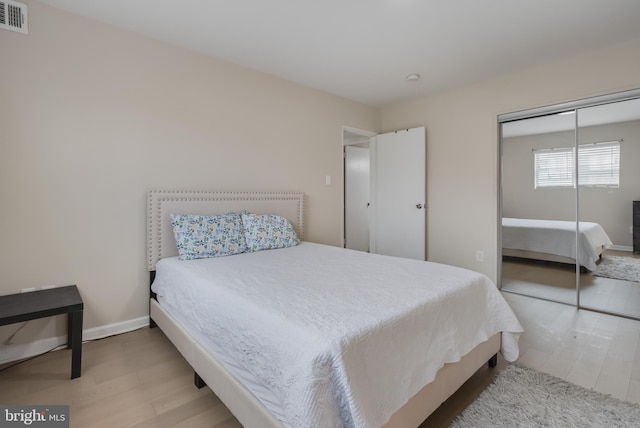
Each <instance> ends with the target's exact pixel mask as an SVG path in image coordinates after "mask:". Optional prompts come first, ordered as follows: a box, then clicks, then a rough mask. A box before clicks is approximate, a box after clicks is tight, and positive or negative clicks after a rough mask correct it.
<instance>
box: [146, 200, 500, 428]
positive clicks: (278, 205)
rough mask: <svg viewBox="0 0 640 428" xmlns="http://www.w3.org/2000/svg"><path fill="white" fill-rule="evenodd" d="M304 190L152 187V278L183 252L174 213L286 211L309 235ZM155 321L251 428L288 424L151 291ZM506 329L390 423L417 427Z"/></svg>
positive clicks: (199, 378) (449, 367) (493, 354)
mask: <svg viewBox="0 0 640 428" xmlns="http://www.w3.org/2000/svg"><path fill="white" fill-rule="evenodd" d="M304 199H305V197H304V194H302V193H269V192H246V193H244V192H243V193H240V192H237V193H232V192H201V191H152V192H150V193H149V195H148V200H147V263H148V264H147V268H148V270H149V273H150V282H153V279H154V277H155V265H156V263H157V262H158V260H160V259H161V258H163V257H170V256H175V255H177V249H176V244H175V239H174V237H173V231H172V228H171V222H170V219H169V214H172V213H175V214H203V215H214V214H223V213H227V212H232V211H235V212H239V211H242V210H247V211H250V212H252V213H256V214H266V213H269V214H278V215H281V216H284V217H286V218H287V219H288V220H289V221H290V222H291V224H292V226H293V228H294V229H295V231H296V234H297V235H298V237H299V238H300V240H303V238H304ZM149 317H150V325H151V326H152V327H154V326H156V325H157V326H158V327H160V329H161V330H162V331H163V333H164V334H165V335H166V336H167V337H168V338H169V340H171V342H172V343H173V344H174V346H175V347H176V348H177V349H178V350H179V351H180V353H181V354H182V356H183V357H184V358H185V360H186V361H187V362H188V363H189V364H190V365H191V366H192V367H193V369H194V382H195V384H196V386H197V387H199V388H201V387H203V386H205V385H209V387H210V388H211V389H212V391H213V392H214V393H215V394H216V395H217V396H218V398H220V400H221V401H222V402H223V403H224V404H225V405H226V406H227V407H228V408H229V410H230V411H231V413H233V414H234V416H235V417H236V418H237V419H238V421H240V423H241V424H242V425H243V426H244V427H246V428H283V425H282V423H281V422H280V421H279V420H278V419H277V418H276V417H275V416H273V415H272V414H271V413H270V412H269V411H268V410H267V408H266V407H265V406H264V405H263V404H262V403H261V402H260V401H259V400H258V399H257V398H256V397H255V396H254V395H253V394H252V393H251V392H250V391H249V390H248V389H247V388H246V387H245V386H244V385H243V384H241V383H240V382H238V381H237V380H236V378H235V377H234V376H233V375H232V374H231V373H230V372H229V371H228V370H227V369H226V368H225V367H224V366H223V365H222V364H221V363H220V362H218V361H217V360H216V359H215V357H214V356H212V355H211V354H210V353H209V352H208V351H207V350H206V349H205V348H204V347H203V346H202V345H200V344H199V343H198V341H197V340H196V339H195V338H194V337H193V336H192V335H191V334H190V333H189V332H188V331H187V330H186V329H184V328H183V327H182V326H181V325H180V323H179V322H178V321H177V320H176V319H175V318H174V317H172V316H171V315H170V314H169V313H168V312H167V311H165V310H164V309H163V308H162V307H161V306H160V304H159V303H158V302H157V300H156V299H155V295H154V293H153V292H151V299H150V307H149ZM499 349H500V334H496V335H494V336H493V337H491V338H490V339H489V340H487V341H485V342H483V343H481V344H480V345H478V346H477V347H475V348H474V349H473V350H472V351H471V352H469V353H468V354H467V355H465V356H464V357H463V358H462V359H461V360H460V361H459V362H457V363H454V364H446V365H445V366H444V367H443V368H442V369H440V371H439V372H438V374H437V376H436V378H435V379H434V380H433V382H431V383H430V384H428V385H426V386H425V387H424V388H423V389H422V390H420V391H419V392H418V393H417V394H416V395H415V396H414V397H413V398H411V399H410V400H409V402H408V403H407V404H405V405H404V406H403V407H402V408H401V409H400V410H398V411H397V412H396V413H395V414H394V415H393V416H392V417H391V419H390V420H389V422H388V423H387V424H385V428H392V427H394V428H395V427H399V428H400V427H402V428H409V427H412V428H413V427H417V426H418V425H420V424H421V423H422V422H423V421H424V420H425V419H426V418H427V417H428V416H429V415H430V414H431V413H433V411H434V410H436V409H437V408H438V407H439V406H440V404H442V403H443V402H444V401H445V400H446V399H447V398H449V397H450V396H451V395H452V394H453V393H454V392H455V391H456V390H457V389H458V388H459V387H460V386H462V384H463V383H464V382H465V381H466V380H467V379H469V378H470V377H471V376H472V375H473V374H474V373H475V372H476V371H477V370H478V369H479V368H480V367H482V365H484V364H485V363H487V361H488V362H489V363H488V364H489V366H490V367H495V365H496V364H497V352H498V351H499Z"/></svg>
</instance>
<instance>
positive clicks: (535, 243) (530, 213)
mask: <svg viewBox="0 0 640 428" xmlns="http://www.w3.org/2000/svg"><path fill="white" fill-rule="evenodd" d="M499 119H500V132H501V138H500V156H501V171H500V175H501V179H500V183H501V188H500V212H501V220H500V221H501V227H500V242H501V243H502V245H501V248H500V252H501V256H502V257H499V260H501V264H500V266H499V272H500V273H501V276H500V282H501V284H500V286H501V289H502V290H503V291H508V292H513V293H518V294H524V295H528V296H532V297H537V298H541V299H545V300H551V301H556V302H561V303H566V304H570V305H575V306H577V307H581V308H585V309H592V310H596V311H602V312H607V313H614V314H618V315H623V316H628V317H632V318H638V319H640V256H639V255H636V254H634V247H633V232H634V214H633V206H634V203H633V202H634V201H638V200H640V167H638V165H640V91H629V92H626V93H620V94H613V95H610V96H604V97H598V98H594V99H590V100H582V101H578V102H572V103H566V104H563V105H558V106H550V107H544V108H540V109H536V110H531V111H529V112H518V113H513V114H508V115H502V116H501V117H500V118H499ZM639 205H640V203H638V204H636V206H639ZM636 219H637V220H640V215H638V217H637V218H636ZM636 223H637V222H636ZM639 226H640V225H638V224H636V226H635V227H639ZM635 250H636V251H635V252H640V248H636V249H635Z"/></svg>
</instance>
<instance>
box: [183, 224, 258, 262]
mask: <svg viewBox="0 0 640 428" xmlns="http://www.w3.org/2000/svg"><path fill="white" fill-rule="evenodd" d="M171 225H172V226H173V233H174V235H175V238H176V246H177V248H178V258H179V259H180V260H194V259H203V258H208V257H222V256H229V255H232V254H238V253H243V252H245V251H246V249H247V245H246V242H245V239H244V232H243V229H242V220H241V219H240V214H237V213H228V214H221V215H211V216H207V215H194V214H171Z"/></svg>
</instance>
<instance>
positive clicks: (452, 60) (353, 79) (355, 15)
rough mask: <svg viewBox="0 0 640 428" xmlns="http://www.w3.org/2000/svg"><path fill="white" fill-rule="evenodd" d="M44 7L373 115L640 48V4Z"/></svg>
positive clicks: (573, 0)
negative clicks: (599, 52) (334, 97)
mask: <svg viewBox="0 0 640 428" xmlns="http://www.w3.org/2000/svg"><path fill="white" fill-rule="evenodd" d="M39 1H40V2H41V3H46V4H49V5H51V6H54V7H56V8H59V9H64V10H68V11H70V12H73V13H77V14H79V15H83V16H86V17H90V18H93V19H96V20H99V21H103V22H106V23H109V24H112V25H115V26H117V27H122V28H126V29H129V30H132V31H135V32H137V33H141V34H145V35H148V36H150V37H153V38H156V39H159V40H163V41H166V42H169V43H173V44H176V45H180V46H184V47H187V48H190V49H193V50H196V51H199V52H203V53H205V54H208V55H212V56H214V57H217V58H220V59H222V60H226V61H229V62H232V63H236V64H239V65H242V66H246V67H249V68H252V69H255V70H260V71H263V72H265V73H269V74H272V75H275V76H279V77H281V78H284V79H287V80H290V81H293V82H297V83H300V84H303V85H306V86H310V87H313V88H317V89H320V90H324V91H327V92H331V93H334V94H338V95H341V96H344V97H347V98H350V99H353V100H356V101H359V102H362V103H365V104H369V105H373V106H381V105H384V104H385V103H389V102H392V101H396V100H401V99H406V98H410V97H414V96H418V95H423V94H428V93H432V92H436V91H441V90H444V89H447V88H451V87H454V86H458V85H462V84H466V83H470V82H474V81H479V80H483V79H487V78H490V77H493V76H497V75H500V74H505V73H510V72H514V71H517V70H520V69H523V68H527V67H530V66H533V65H535V64H539V63H543V62H548V61H553V60H556V59H559V58H562V57H566V56H570V55H574V54H578V53H580V52H584V51H589V50H593V49H597V48H600V47H604V46H607V45H612V44H616V43H621V42H624V41H628V40H633V39H640V25H638V22H640V0H104V1H93V0H91V1H87V0H39ZM80 37H81V36H80ZM411 73H418V74H420V75H421V76H422V78H421V79H420V80H418V81H416V82H407V81H406V80H405V77H406V76H407V75H409V74H411Z"/></svg>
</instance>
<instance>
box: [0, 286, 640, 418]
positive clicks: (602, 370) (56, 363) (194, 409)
mask: <svg viewBox="0 0 640 428" xmlns="http://www.w3.org/2000/svg"><path fill="white" fill-rule="evenodd" d="M504 296H505V298H506V299H507V301H508V302H509V303H510V304H511V306H512V307H513V309H514V311H515V312H516V314H517V315H518V317H519V318H520V320H521V322H522V324H523V326H524V327H525V329H526V333H524V335H523V336H522V338H521V340H520V344H521V358H520V360H519V361H518V364H522V365H526V366H529V367H533V368H535V369H538V370H541V371H545V372H548V373H550V374H553V375H555V376H558V377H561V378H563V379H566V380H569V381H571V382H574V383H578V384H581V385H583V386H586V387H588V388H593V389H595V390H598V391H601V392H604V393H608V394H612V395H613V396H615V397H617V398H621V399H625V400H628V401H632V402H636V403H640V348H639V346H638V343H639V338H640V322H639V321H632V320H629V319H624V318H618V317H614V316H610V315H603V314H598V313H593V312H587V311H577V310H575V309H574V308H572V307H570V306H566V305H562V304H558V303H551V302H546V301H542V300H536V299H532V298H528V297H523V296H518V295H514V294H509V293H504ZM506 364H507V363H506V362H505V361H504V360H503V359H502V358H499V360H498V367H497V368H495V369H489V368H488V367H487V366H484V367H482V368H481V369H480V370H479V371H478V372H477V373H476V374H475V375H474V376H473V377H472V378H471V379H470V380H469V381H468V382H467V383H466V384H465V385H463V387H462V388H461V389H460V390H459V391H458V392H457V393H456V394H454V396H452V397H451V398H450V399H449V400H448V401H446V402H445V403H444V404H443V405H442V406H441V407H440V408H439V409H438V410H437V411H436V412H435V413H434V414H433V415H432V416H431V417H430V418H429V419H428V420H427V421H425V423H424V424H423V425H422V427H423V428H426V427H447V426H448V425H449V424H450V423H451V421H452V420H453V419H454V418H455V417H456V416H457V415H458V414H459V413H460V412H461V411H462V410H463V409H464V408H465V406H467V405H468V404H469V403H471V402H472V401H473V400H474V399H475V398H476V397H477V396H478V395H479V394H480V392H482V390H483V389H484V388H486V386H487V385H488V384H489V383H490V382H491V380H492V379H493V377H494V376H495V375H496V374H497V373H498V371H499V370H501V369H502V368H504V367H505V366H506ZM69 370H70V351H68V350H62V351H56V352H52V353H49V354H47V355H44V356H41V357H39V358H36V359H34V360H31V361H28V362H26V363H24V364H21V365H18V366H15V367H12V368H9V369H8V370H6V371H2V372H0V403H2V404H68V405H70V412H71V426H72V427H79V428H84V427H215V428H232V427H241V425H240V424H239V423H238V421H237V420H236V419H235V418H234V417H233V415H231V413H230V412H229V411H228V409H227V408H226V407H225V406H224V405H223V404H222V403H221V402H220V400H219V399H218V398H217V397H216V396H215V395H214V394H213V393H212V392H211V391H210V390H209V388H206V387H205V388H203V389H201V390H198V389H196V388H195V387H194V386H193V372H192V371H191V369H190V367H189V366H188V364H187V363H186V362H185V361H184V359H183V358H182V357H181V356H180V354H179V353H178V351H176V349H175V348H174V347H173V345H172V344H171V343H170V342H169V341H168V340H167V339H166V337H165V336H164V335H163V334H162V332H161V331H160V330H159V329H142V330H138V331H135V332H131V333H127V334H122V335H119V336H115V337H111V338H107V339H103V340H99V341H95V342H89V343H85V344H84V345H83V372H82V377H80V378H78V379H74V380H70V379H69Z"/></svg>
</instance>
